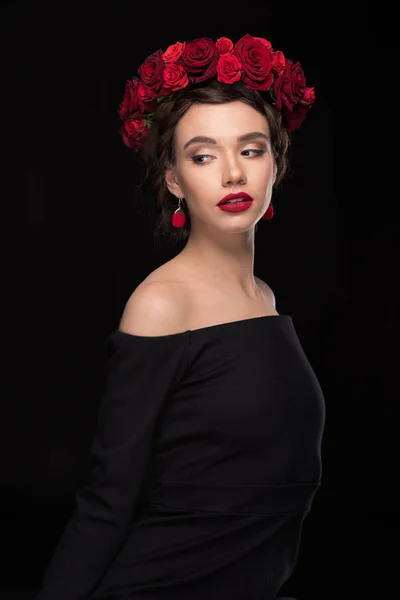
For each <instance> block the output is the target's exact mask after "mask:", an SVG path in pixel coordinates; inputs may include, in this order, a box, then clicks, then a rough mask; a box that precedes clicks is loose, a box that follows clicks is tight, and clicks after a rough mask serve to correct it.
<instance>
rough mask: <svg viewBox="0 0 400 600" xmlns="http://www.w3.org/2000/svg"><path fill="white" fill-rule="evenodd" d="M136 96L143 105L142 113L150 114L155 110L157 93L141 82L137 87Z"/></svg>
mask: <svg viewBox="0 0 400 600" xmlns="http://www.w3.org/2000/svg"><path fill="white" fill-rule="evenodd" d="M138 94H139V95H140V97H141V99H142V103H143V112H150V111H152V110H154V109H155V108H157V95H158V94H157V92H156V91H155V90H154V89H152V88H149V86H148V85H145V84H144V83H143V82H141V83H140V86H139V87H138Z"/></svg>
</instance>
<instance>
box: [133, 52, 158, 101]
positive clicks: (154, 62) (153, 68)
mask: <svg viewBox="0 0 400 600" xmlns="http://www.w3.org/2000/svg"><path fill="white" fill-rule="evenodd" d="M163 71H164V61H163V52H162V50H157V51H156V52H153V54H150V56H148V57H147V58H146V60H145V61H144V63H143V64H141V65H140V67H139V69H138V73H139V75H140V78H141V80H142V81H143V83H145V84H146V85H147V86H148V87H149V88H150V89H152V90H154V91H156V92H158V91H159V89H160V87H161V85H162V82H163Z"/></svg>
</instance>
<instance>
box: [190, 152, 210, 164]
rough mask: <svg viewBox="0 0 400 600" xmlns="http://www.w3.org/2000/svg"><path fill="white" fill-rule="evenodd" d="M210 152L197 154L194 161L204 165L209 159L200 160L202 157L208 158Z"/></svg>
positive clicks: (193, 158) (193, 157)
mask: <svg viewBox="0 0 400 600" xmlns="http://www.w3.org/2000/svg"><path fill="white" fill-rule="evenodd" d="M210 156H211V155H210V154H196V155H195V156H192V161H193V162H194V163H196V164H197V165H204V164H205V163H206V162H209V161H204V160H200V159H202V158H207V157H210Z"/></svg>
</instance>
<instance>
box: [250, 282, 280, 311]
mask: <svg viewBox="0 0 400 600" xmlns="http://www.w3.org/2000/svg"><path fill="white" fill-rule="evenodd" d="M254 279H255V280H256V282H257V284H258V285H259V286H260V288H261V291H262V293H263V294H264V296H265V298H266V300H267V302H269V303H270V304H271V305H272V306H273V307H274V309H275V310H276V300H275V294H274V292H273V291H272V289H271V287H270V286H269V285H268V284H267V283H265V281H263V280H262V279H260V278H259V277H256V276H254Z"/></svg>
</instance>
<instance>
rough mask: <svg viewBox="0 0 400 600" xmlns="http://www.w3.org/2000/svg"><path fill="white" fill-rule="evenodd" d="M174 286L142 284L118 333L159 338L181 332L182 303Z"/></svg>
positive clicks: (127, 307) (182, 328)
mask: <svg viewBox="0 0 400 600" xmlns="http://www.w3.org/2000/svg"><path fill="white" fill-rule="evenodd" d="M179 292H180V290H179V289H178V286H177V285H176V284H175V283H172V282H168V281H156V280H145V281H144V282H142V283H141V284H139V285H138V286H137V288H136V289H135V290H134V292H133V293H132V295H131V296H130V298H129V299H128V301H127V303H126V305H125V308H124V311H123V313H122V317H121V321H120V324H119V330H120V331H123V332H125V333H129V334H131V335H139V336H162V335H170V334H174V333H181V332H182V331H184V330H185V329H184V325H185V317H186V312H185V309H184V306H185V301H184V299H182V295H181V294H180V293H179Z"/></svg>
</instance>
